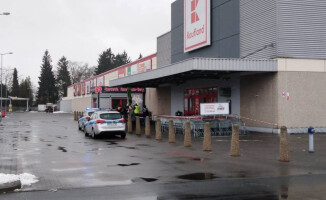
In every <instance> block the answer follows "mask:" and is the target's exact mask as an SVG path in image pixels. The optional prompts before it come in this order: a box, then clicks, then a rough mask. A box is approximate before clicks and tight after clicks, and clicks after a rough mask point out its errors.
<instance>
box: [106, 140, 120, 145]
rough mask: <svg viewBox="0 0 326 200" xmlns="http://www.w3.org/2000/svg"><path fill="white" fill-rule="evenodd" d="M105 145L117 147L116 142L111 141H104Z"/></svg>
mask: <svg viewBox="0 0 326 200" xmlns="http://www.w3.org/2000/svg"><path fill="white" fill-rule="evenodd" d="M105 142H107V143H109V144H108V145H117V144H118V143H117V142H113V141H105Z"/></svg>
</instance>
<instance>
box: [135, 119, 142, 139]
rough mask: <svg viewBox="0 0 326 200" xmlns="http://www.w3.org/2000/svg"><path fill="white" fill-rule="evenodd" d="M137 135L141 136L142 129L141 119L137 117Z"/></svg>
mask: <svg viewBox="0 0 326 200" xmlns="http://www.w3.org/2000/svg"><path fill="white" fill-rule="evenodd" d="M136 135H138V136H140V135H141V128H140V118H139V116H136Z"/></svg>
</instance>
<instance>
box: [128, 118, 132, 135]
mask: <svg viewBox="0 0 326 200" xmlns="http://www.w3.org/2000/svg"><path fill="white" fill-rule="evenodd" d="M128 133H132V119H131V116H130V115H128Z"/></svg>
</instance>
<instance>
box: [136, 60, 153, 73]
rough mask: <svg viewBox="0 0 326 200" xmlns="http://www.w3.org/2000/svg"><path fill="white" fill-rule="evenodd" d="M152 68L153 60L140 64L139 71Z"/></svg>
mask: <svg viewBox="0 0 326 200" xmlns="http://www.w3.org/2000/svg"><path fill="white" fill-rule="evenodd" d="M150 70H151V60H147V61H145V62H141V63H139V64H138V73H143V72H147V71H150Z"/></svg>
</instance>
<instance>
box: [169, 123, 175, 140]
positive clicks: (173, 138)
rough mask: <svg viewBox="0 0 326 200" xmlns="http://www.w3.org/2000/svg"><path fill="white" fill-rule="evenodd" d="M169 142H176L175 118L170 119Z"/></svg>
mask: <svg viewBox="0 0 326 200" xmlns="http://www.w3.org/2000/svg"><path fill="white" fill-rule="evenodd" d="M169 143H175V132H174V125H173V120H170V121H169Z"/></svg>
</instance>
